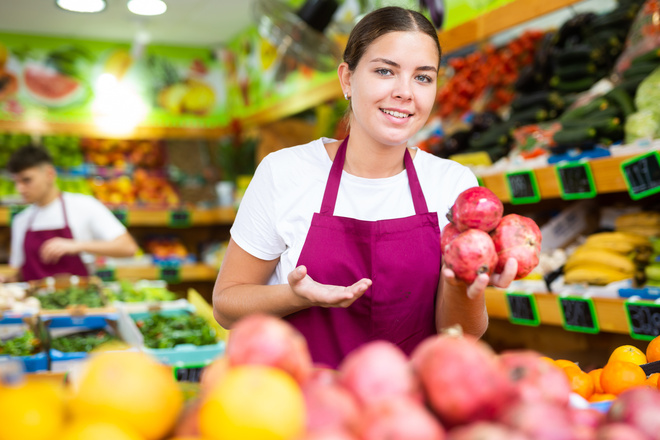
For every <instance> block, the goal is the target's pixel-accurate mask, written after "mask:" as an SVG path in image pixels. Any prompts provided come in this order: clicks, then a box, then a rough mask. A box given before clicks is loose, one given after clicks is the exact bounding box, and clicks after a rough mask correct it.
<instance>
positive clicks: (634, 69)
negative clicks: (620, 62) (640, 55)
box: [623, 60, 660, 79]
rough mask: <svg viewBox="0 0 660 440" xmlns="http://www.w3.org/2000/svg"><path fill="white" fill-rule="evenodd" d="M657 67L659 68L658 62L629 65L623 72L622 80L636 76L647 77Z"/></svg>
mask: <svg viewBox="0 0 660 440" xmlns="http://www.w3.org/2000/svg"><path fill="white" fill-rule="evenodd" d="M658 67H660V60H656V61H645V62H643V63H637V64H631V65H630V67H628V68H627V69H626V70H624V71H623V78H624V79H628V78H632V77H634V76H637V75H649V74H650V73H651V72H653V71H654V70H655V69H657V68H658Z"/></svg>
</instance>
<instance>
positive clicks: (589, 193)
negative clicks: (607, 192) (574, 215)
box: [555, 162, 596, 200]
mask: <svg viewBox="0 0 660 440" xmlns="http://www.w3.org/2000/svg"><path fill="white" fill-rule="evenodd" d="M555 171H556V173H557V179H558V180H559V192H560V194H561V198H562V199H564V200H575V199H591V198H594V197H596V184H595V183H594V176H593V173H592V172H591V166H590V165H589V163H588V162H581V163H570V164H565V165H558V166H556V167H555Z"/></svg>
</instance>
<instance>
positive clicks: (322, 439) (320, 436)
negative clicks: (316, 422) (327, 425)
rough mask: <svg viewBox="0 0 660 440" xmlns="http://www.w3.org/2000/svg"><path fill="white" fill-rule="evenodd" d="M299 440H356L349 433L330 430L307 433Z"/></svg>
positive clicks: (356, 439)
mask: <svg viewBox="0 0 660 440" xmlns="http://www.w3.org/2000/svg"><path fill="white" fill-rule="evenodd" d="M299 440H358V438H357V437H355V436H354V435H353V434H351V433H350V432H349V431H343V430H340V429H331V430H323V431H315V432H308V433H306V434H305V435H304V436H303V437H301V438H300V439H299Z"/></svg>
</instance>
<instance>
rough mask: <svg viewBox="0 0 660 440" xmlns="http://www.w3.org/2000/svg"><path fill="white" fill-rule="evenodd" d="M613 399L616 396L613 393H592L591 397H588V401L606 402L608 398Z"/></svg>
mask: <svg viewBox="0 0 660 440" xmlns="http://www.w3.org/2000/svg"><path fill="white" fill-rule="evenodd" d="M614 399H616V396H615V395H614V394H608V393H593V394H592V395H591V397H589V402H606V401H608V400H614Z"/></svg>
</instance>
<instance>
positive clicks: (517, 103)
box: [511, 90, 552, 111]
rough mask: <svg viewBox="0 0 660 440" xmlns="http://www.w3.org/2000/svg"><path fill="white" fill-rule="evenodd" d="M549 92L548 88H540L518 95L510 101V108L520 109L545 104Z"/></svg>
mask: <svg viewBox="0 0 660 440" xmlns="http://www.w3.org/2000/svg"><path fill="white" fill-rule="evenodd" d="M550 93H552V92H550V91H549V90H541V91H538V92H534V93H530V94H528V95H518V97H517V98H516V99H514V100H513V101H511V109H512V110H513V111H520V110H524V109H526V108H529V107H532V106H537V105H543V104H546V103H548V100H549V98H550Z"/></svg>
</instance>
